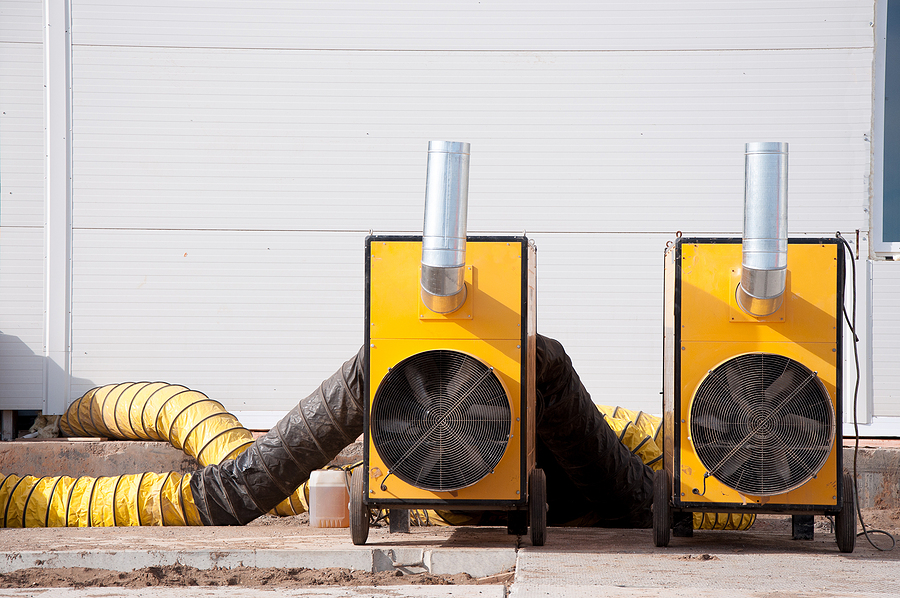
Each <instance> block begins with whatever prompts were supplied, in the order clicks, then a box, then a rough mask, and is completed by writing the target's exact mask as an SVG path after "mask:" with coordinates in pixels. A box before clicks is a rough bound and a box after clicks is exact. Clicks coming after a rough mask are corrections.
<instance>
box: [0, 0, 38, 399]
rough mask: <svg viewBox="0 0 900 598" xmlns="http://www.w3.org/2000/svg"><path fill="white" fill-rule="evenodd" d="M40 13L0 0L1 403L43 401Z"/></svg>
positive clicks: (34, 1) (31, 5) (28, 4)
mask: <svg viewBox="0 0 900 598" xmlns="http://www.w3.org/2000/svg"><path fill="white" fill-rule="evenodd" d="M41 14H42V13H41V2H40V0H29V1H23V2H16V1H12V0H0V409H40V407H41V404H42V402H43V367H44V366H43V359H44V358H43V306H44V303H43V301H44V299H43V271H44V270H43V267H44V265H43V257H44V243H43V241H44V232H43V221H44V200H43V192H44V145H43V143H44V137H43V135H44V130H43V129H44V121H43V49H42V46H41V37H42V33H41Z"/></svg>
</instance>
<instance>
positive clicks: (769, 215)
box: [737, 142, 788, 316]
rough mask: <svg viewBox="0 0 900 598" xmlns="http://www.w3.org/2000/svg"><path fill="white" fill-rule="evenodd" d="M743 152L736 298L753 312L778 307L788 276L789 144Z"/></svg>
mask: <svg viewBox="0 0 900 598" xmlns="http://www.w3.org/2000/svg"><path fill="white" fill-rule="evenodd" d="M744 153H745V157H744V238H743V257H742V260H741V284H740V285H739V286H738V288H737V302H738V305H740V306H741V309H743V310H744V311H746V312H747V313H748V314H751V315H753V316H768V315H770V314H773V313H775V312H776V311H777V310H778V308H779V307H781V302H782V298H783V295H784V289H785V281H786V275H787V246H788V231H787V187H788V144H787V143H778V142H765V143H748V144H747V145H746V148H745V152H744Z"/></svg>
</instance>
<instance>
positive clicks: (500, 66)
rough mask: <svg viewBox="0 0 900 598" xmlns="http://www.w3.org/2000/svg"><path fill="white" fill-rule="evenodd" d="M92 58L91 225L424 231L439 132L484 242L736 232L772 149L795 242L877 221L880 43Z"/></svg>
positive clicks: (188, 52)
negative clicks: (804, 235)
mask: <svg viewBox="0 0 900 598" xmlns="http://www.w3.org/2000/svg"><path fill="white" fill-rule="evenodd" d="M74 56H75V64H76V68H77V72H78V78H77V80H76V83H75V89H74V102H75V113H76V115H77V117H76V121H75V135H74V139H75V151H74V167H75V173H76V177H75V183H74V184H75V194H76V197H77V200H76V201H77V209H76V210H75V225H76V226H77V227H92V228H165V229H172V228H174V229H250V230H368V229H370V228H374V229H376V230H408V231H415V230H418V229H419V228H420V227H421V218H422V195H423V188H424V170H425V159H424V147H425V143H426V141H427V140H428V139H433V138H452V139H465V140H467V141H470V142H471V143H472V147H473V155H472V168H471V182H470V191H471V194H472V201H471V202H470V214H469V216H470V228H471V229H473V230H483V229H489V228H497V227H503V228H506V229H507V230H521V229H528V230H541V231H547V232H594V231H602V232H620V231H629V232H645V231H650V232H667V231H670V230H672V229H673V228H679V229H683V230H686V231H687V230H690V231H696V232H712V231H720V230H722V228H723V226H724V227H728V230H727V231H725V232H736V231H738V230H739V228H740V223H741V201H740V198H741V196H742V193H743V153H742V152H743V143H744V141H746V140H748V139H770V138H771V139H779V140H784V141H788V142H790V143H791V149H792V155H791V190H790V191H791V227H792V229H793V230H798V231H801V230H802V231H816V232H833V231H834V230H836V229H837V228H841V227H843V228H844V229H848V228H857V227H862V226H863V225H864V224H865V223H864V214H863V213H862V210H860V207H861V206H863V205H864V204H865V203H866V201H867V196H866V188H865V186H864V185H863V184H860V181H863V180H865V178H866V176H867V173H868V168H869V166H868V156H869V145H868V142H867V141H866V140H865V138H864V133H865V132H866V131H868V130H869V128H870V126H871V92H870V87H871V85H870V79H871V60H872V58H871V49H859V50H845V49H841V50H833V51H821V50H797V51H791V52H764V51H749V52H611V53H609V52H595V53H594V52H592V53H537V54H535V53H528V54H525V53H491V52H484V53H482V52H463V53H460V52H450V53H430V52H346V51H329V52H309V51H281V50H267V51H266V50H242V51H234V50H210V49H168V48H162V49H152V50H148V49H145V48H119V47H116V48H109V47H94V46H91V47H81V46H78V47H76V48H75V55H74ZM697 140H701V141H699V142H698V141H697ZM561 182H564V183H565V184H560V183H561ZM635 203H636V204H638V205H641V206H643V207H644V208H652V209H644V210H642V211H641V213H640V217H635V213H634V212H633V211H632V210H628V209H622V208H621V207H620V206H623V205H628V204H635ZM598 205H602V206H607V209H602V210H599V209H596V206H598Z"/></svg>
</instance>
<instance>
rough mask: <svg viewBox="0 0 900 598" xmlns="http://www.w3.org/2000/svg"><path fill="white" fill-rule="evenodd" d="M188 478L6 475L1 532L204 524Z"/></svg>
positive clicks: (0, 498)
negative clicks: (58, 528) (42, 528)
mask: <svg viewBox="0 0 900 598" xmlns="http://www.w3.org/2000/svg"><path fill="white" fill-rule="evenodd" d="M190 477H191V476H190V474H184V475H182V474H179V473H174V472H173V473H168V474H157V473H138V474H131V475H121V476H114V477H101V478H92V477H79V478H70V477H68V476H56V477H41V478H38V477H35V476H25V477H19V476H16V475H8V476H6V477H4V478H3V481H2V482H0V505H3V513H2V517H3V519H2V527H111V526H136V525H202V524H201V522H200V515H199V513H198V512H197V507H196V505H195V504H194V497H193V495H192V494H191V489H190V483H189V482H190Z"/></svg>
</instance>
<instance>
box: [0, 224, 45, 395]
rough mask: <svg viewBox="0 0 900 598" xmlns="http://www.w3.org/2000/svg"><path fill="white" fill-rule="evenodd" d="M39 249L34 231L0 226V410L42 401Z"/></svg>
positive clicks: (38, 236)
mask: <svg viewBox="0 0 900 598" xmlns="http://www.w3.org/2000/svg"><path fill="white" fill-rule="evenodd" d="M43 246H44V232H43V230H42V229H40V228H30V227H21V228H20V227H6V226H4V227H0V373H2V374H0V409H40V407H41V404H42V401H43V379H44V376H43V367H44V366H43V360H44V357H43V306H44V297H43V256H44V253H43Z"/></svg>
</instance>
